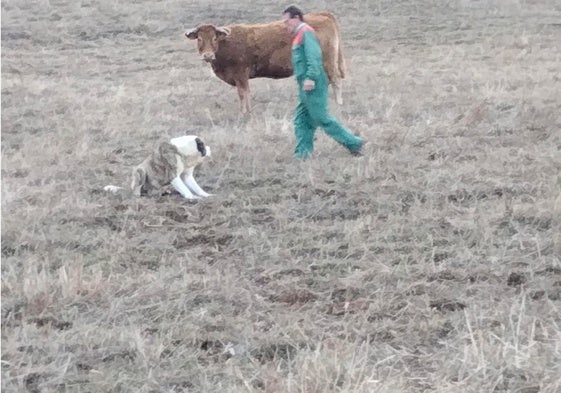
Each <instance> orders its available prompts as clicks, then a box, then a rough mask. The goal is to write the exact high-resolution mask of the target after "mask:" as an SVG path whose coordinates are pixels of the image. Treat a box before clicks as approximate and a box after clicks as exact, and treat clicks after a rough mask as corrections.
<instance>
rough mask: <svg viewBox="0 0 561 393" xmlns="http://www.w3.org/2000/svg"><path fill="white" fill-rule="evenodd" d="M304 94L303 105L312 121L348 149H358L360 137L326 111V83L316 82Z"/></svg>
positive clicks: (360, 141) (360, 143)
mask: <svg viewBox="0 0 561 393" xmlns="http://www.w3.org/2000/svg"><path fill="white" fill-rule="evenodd" d="M304 94H305V100H304V101H305V106H306V109H307V113H308V115H309V116H310V118H311V120H312V122H313V123H315V124H317V125H318V126H320V127H321V128H323V129H324V131H325V132H326V133H327V134H328V135H329V136H331V137H332V138H333V139H335V140H336V141H337V142H339V143H340V144H342V145H343V146H345V147H346V148H347V149H349V151H351V152H353V151H358V150H359V149H360V148H361V146H362V143H363V141H362V139H361V138H359V137H358V136H356V135H353V134H352V133H351V132H350V131H349V130H348V129H347V128H346V127H345V126H343V125H342V124H341V123H340V122H339V121H338V120H337V119H335V118H334V117H333V116H331V115H330V114H329V113H328V112H327V83H316V88H315V89H314V90H312V91H310V92H306V93H304Z"/></svg>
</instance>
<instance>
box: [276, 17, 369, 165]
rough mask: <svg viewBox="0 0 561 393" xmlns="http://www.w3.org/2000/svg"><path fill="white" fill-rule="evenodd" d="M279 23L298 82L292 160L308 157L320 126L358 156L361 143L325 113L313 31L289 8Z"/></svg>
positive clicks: (323, 85)
mask: <svg viewBox="0 0 561 393" xmlns="http://www.w3.org/2000/svg"><path fill="white" fill-rule="evenodd" d="M283 22H284V25H285V26H286V29H287V30H288V31H289V32H290V33H291V34H292V68H293V69H294V76H295V77H296V81H297V82H298V106H296V109H295V111H294V133H295V134H296V148H295V150H294V157H297V158H308V156H309V155H310V153H311V152H312V150H313V148H314V132H315V130H316V128H317V127H321V128H323V129H324V130H325V132H326V133H327V134H328V135H330V136H331V137H332V138H333V139H335V140H336V141H337V142H339V143H340V144H342V145H343V146H345V147H346V148H347V149H348V150H349V152H350V153H351V154H352V155H355V156H360V155H362V145H363V144H364V142H363V140H362V139H361V138H359V137H358V136H355V135H353V134H351V133H350V132H349V130H347V129H346V128H345V127H344V126H343V125H342V124H341V123H339V122H338V121H337V120H336V119H335V118H334V117H333V116H331V115H330V114H329V113H328V111H327V86H328V79H327V75H326V74H325V70H324V68H323V59H322V54H321V47H320V45H319V42H318V39H317V37H316V35H315V33H314V29H313V28H312V27H311V26H310V25H308V24H306V23H305V22H304V18H303V14H302V11H301V10H300V9H299V8H298V7H295V6H290V7H288V8H287V9H286V10H284V12H283Z"/></svg>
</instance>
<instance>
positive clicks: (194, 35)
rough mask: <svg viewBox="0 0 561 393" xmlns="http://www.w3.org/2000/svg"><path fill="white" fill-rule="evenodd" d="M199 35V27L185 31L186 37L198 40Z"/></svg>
mask: <svg viewBox="0 0 561 393" xmlns="http://www.w3.org/2000/svg"><path fill="white" fill-rule="evenodd" d="M198 36H199V29H198V28H196V27H195V28H194V29H191V30H189V31H186V32H185V37H187V38H189V39H190V40H196V39H197V37H198Z"/></svg>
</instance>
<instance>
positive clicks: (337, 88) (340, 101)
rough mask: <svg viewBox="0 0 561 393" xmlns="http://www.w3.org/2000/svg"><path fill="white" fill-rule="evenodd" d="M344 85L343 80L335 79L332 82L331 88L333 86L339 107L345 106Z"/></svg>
mask: <svg viewBox="0 0 561 393" xmlns="http://www.w3.org/2000/svg"><path fill="white" fill-rule="evenodd" d="M342 84H343V80H342V79H339V78H333V81H331V86H333V92H334V93H335V101H336V102H337V104H339V105H343V93H342V89H341V85H342Z"/></svg>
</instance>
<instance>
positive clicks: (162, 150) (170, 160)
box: [158, 142, 179, 168]
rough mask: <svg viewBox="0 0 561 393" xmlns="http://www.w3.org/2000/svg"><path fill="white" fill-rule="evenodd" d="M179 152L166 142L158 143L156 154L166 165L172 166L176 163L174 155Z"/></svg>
mask: <svg viewBox="0 0 561 393" xmlns="http://www.w3.org/2000/svg"><path fill="white" fill-rule="evenodd" d="M177 154H179V151H178V150H177V147H175V146H174V145H172V144H171V143H168V142H162V143H160V146H158V155H159V156H160V160H161V161H162V162H165V163H166V164H167V166H168V167H170V168H174V167H175V165H176V163H177V158H176V155H177Z"/></svg>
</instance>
